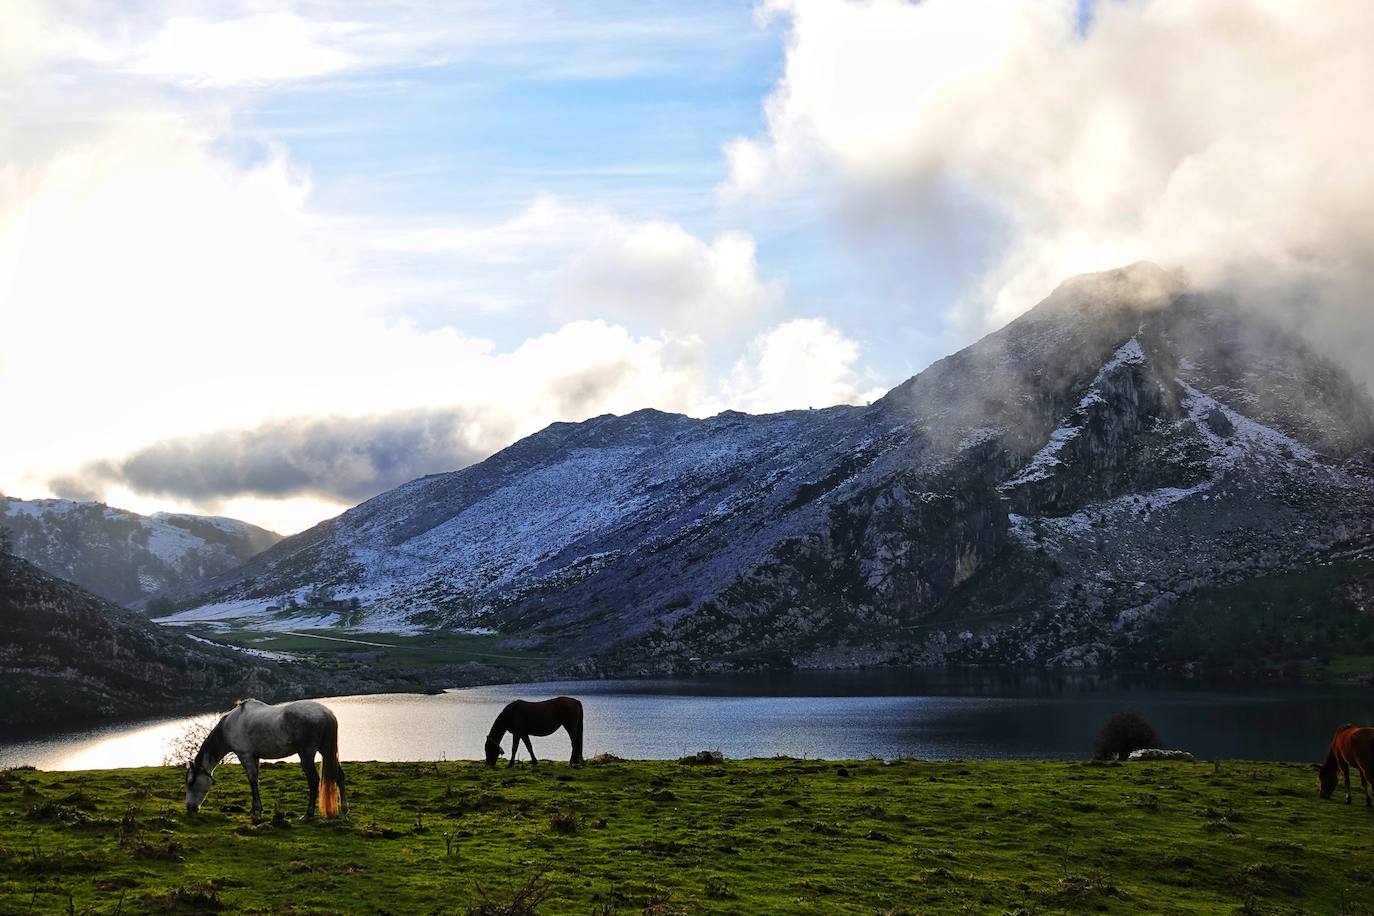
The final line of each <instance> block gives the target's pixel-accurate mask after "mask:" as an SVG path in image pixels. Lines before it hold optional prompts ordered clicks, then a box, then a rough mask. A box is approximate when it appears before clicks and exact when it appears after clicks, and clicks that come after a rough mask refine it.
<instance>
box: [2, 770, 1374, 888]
mask: <svg viewBox="0 0 1374 916" xmlns="http://www.w3.org/2000/svg"><path fill="white" fill-rule="evenodd" d="M345 769H346V771H347V774H348V777H349V780H350V791H351V796H352V805H353V813H352V816H351V818H350V819H348V820H347V821H340V822H323V821H317V822H314V823H304V822H300V821H298V820H296V819H295V817H296V815H298V814H299V813H300V812H301V811H302V809H303V804H302V802H303V799H302V798H301V796H302V795H303V785H304V780H303V778H302V777H301V774H300V770H299V768H298V767H297V766H296V765H295V764H278V765H272V766H269V767H267V768H266V769H265V772H264V776H263V797H264V801H265V804H266V806H267V811H268V814H269V815H272V814H274V813H275V814H276V815H277V816H276V818H275V820H274V819H271V818H269V819H268V820H267V821H265V822H263V823H258V824H254V823H253V822H252V820H251V819H250V818H249V816H248V815H247V814H246V813H245V809H246V807H247V804H248V789H247V782H246V780H245V779H244V777H243V775H242V771H241V770H240V769H239V768H238V767H237V766H235V765H232V764H225V765H224V766H222V767H221V768H220V770H219V773H218V784H217V785H216V787H215V789H214V791H213V792H212V793H211V795H210V797H209V799H208V800H207V803H206V807H205V808H204V809H203V810H202V812H201V814H199V815H197V816H195V817H188V816H187V815H186V814H185V813H184V808H183V805H182V796H181V772H180V771H179V770H175V769H165V768H157V769H139V770H110V771H98V772H80V773H45V772H36V771H33V770H27V769H18V770H8V771H3V772H0V911H3V912H5V913H28V912H38V913H67V912H71V913H105V914H113V913H121V914H124V913H142V912H204V911H208V910H214V909H222V910H225V911H233V912H240V911H242V912H255V913H341V912H347V913H352V912H357V913H396V914H401V913H406V914H409V913H469V912H478V913H521V912H529V910H521V909H518V908H509V907H508V906H507V905H508V904H510V903H511V901H512V899H513V898H514V897H515V896H516V895H517V892H519V891H520V889H521V888H522V887H526V886H527V882H530V881H531V880H532V879H536V878H537V880H536V881H535V882H534V884H533V885H530V886H529V887H527V889H528V890H533V891H534V892H535V894H534V895H535V896H536V897H538V896H542V895H547V899H546V900H544V901H543V902H542V903H539V904H538V905H537V906H536V907H535V908H534V910H533V911H534V912H537V913H549V914H553V913H576V914H591V913H602V914H604V913H612V912H614V913H642V912H648V913H657V914H669V913H762V912H774V913H777V912H802V913H805V912H814V913H864V914H873V913H904V912H907V913H928V912H971V913H1058V912H1074V913H1077V912H1105V913H1135V912H1155V913H1237V912H1240V913H1296V912H1315V913H1370V912H1374V855H1371V852H1372V851H1374V812H1372V811H1367V810H1365V809H1364V808H1363V807H1362V806H1360V805H1358V804H1357V805H1355V806H1351V807H1347V806H1346V805H1344V804H1340V803H1339V802H1338V801H1328V802H1322V801H1320V800H1319V799H1318V798H1317V797H1316V793H1315V778H1314V775H1313V772H1312V770H1311V769H1310V768H1308V767H1303V766H1298V765H1284V764H1273V763H1245V762H1235V761H1224V762H1221V763H1218V764H1213V763H1191V764H1189V763H1172V762H1171V763H1135V764H1120V765H1116V764H1108V765H1096V764H1088V763H1061V762H1011V761H995V762H992V761H989V762H969V763H965V762H938V763H930V762H920V761H905V760H903V761H896V762H886V763H885V762H882V761H878V760H865V761H851V762H846V763H843V764H838V763H834V762H821V761H799V760H790V759H770V760H749V761H727V762H725V763H723V764H700V765H688V764H683V763H677V762H632V763H623V762H605V763H599V762H598V763H592V764H589V765H587V766H585V767H582V768H579V769H573V768H570V767H569V766H567V765H566V764H562V763H546V764H543V765H541V766H540V767H539V768H537V769H530V768H528V767H526V766H520V767H517V768H516V769H513V770H508V769H506V768H505V767H504V766H502V767H501V768H499V769H496V770H489V769H487V768H486V767H484V766H482V765H480V764H477V763H471V762H445V763H424V764H407V763H351V764H345ZM274 809H275V812H274ZM483 906H485V907H486V908H485V909H483V908H482V907H483ZM502 907H507V908H502Z"/></svg>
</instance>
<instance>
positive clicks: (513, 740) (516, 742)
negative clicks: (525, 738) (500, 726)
mask: <svg viewBox="0 0 1374 916" xmlns="http://www.w3.org/2000/svg"><path fill="white" fill-rule="evenodd" d="M518 750H520V736H519V735H517V734H516V733H515V732H511V733H510V765H511V766H515V752H516V751H518Z"/></svg>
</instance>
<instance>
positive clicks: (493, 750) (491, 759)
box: [486, 738, 501, 767]
mask: <svg viewBox="0 0 1374 916" xmlns="http://www.w3.org/2000/svg"><path fill="white" fill-rule="evenodd" d="M486 751H487V766H489V767H494V766H496V761H497V760H499V759H500V758H501V742H499V741H495V740H493V739H491V738H488V739H487V744H486Z"/></svg>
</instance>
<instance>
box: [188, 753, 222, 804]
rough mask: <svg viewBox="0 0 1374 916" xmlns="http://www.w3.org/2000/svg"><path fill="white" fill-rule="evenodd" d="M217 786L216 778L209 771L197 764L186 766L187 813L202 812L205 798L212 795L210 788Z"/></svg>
mask: <svg viewBox="0 0 1374 916" xmlns="http://www.w3.org/2000/svg"><path fill="white" fill-rule="evenodd" d="M214 784H215V777H214V776H212V775H211V774H210V771H209V770H206V769H204V768H202V767H199V766H197V765H196V764H195V763H190V764H187V766H186V813H187V814H195V813H196V812H197V811H199V810H200V806H201V804H203V803H204V801H205V796H206V795H209V794H210V787H211V786H212V785H214Z"/></svg>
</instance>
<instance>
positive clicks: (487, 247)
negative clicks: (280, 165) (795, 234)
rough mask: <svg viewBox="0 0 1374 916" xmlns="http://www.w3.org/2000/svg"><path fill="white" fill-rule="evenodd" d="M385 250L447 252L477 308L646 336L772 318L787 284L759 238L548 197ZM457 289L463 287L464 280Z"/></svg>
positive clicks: (429, 231) (401, 234) (408, 235)
mask: <svg viewBox="0 0 1374 916" xmlns="http://www.w3.org/2000/svg"><path fill="white" fill-rule="evenodd" d="M371 244H373V245H375V246H376V247H377V248H379V249H381V250H385V251H393V252H405V253H411V254H419V255H428V256H435V255H438V256H442V257H444V258H445V259H446V260H447V261H448V264H447V271H448V272H450V273H452V274H453V275H455V276H463V275H466V276H467V277H469V278H471V277H480V278H482V279H481V281H480V282H478V283H468V284H466V285H462V286H461V287H460V288H461V296H462V299H463V301H464V303H465V304H467V305H469V306H470V307H473V308H476V309H482V308H486V309H492V308H495V309H511V308H529V307H538V308H543V309H546V310H547V311H548V312H549V314H550V315H551V316H552V317H554V318H557V319H560V320H568V319H578V318H587V317H591V316H600V317H607V318H616V319H620V320H624V321H628V322H631V323H632V324H634V325H635V326H637V327H641V328H644V329H647V330H651V331H652V330H669V331H673V332H676V333H679V334H682V333H690V334H700V335H703V336H715V335H719V334H723V333H727V332H730V331H733V330H737V329H738V328H739V327H740V326H742V325H746V324H748V323H750V322H753V321H756V320H758V319H759V318H761V317H763V316H766V315H767V314H768V313H769V311H770V310H771V309H772V308H773V307H774V306H776V305H777V304H778V303H779V301H780V298H781V293H782V290H781V284H780V283H778V282H777V281H770V280H765V279H763V278H762V277H761V276H760V275H759V270H758V263H757V261H756V258H755V245H754V240H753V239H752V238H750V237H749V236H748V235H746V234H744V233H741V232H723V233H721V234H719V235H717V236H716V237H715V238H713V239H711V240H709V241H708V240H705V239H702V238H699V237H697V236H695V235H693V234H692V233H690V232H688V231H687V230H686V229H684V228H683V227H682V226H680V225H678V224H676V223H672V222H669V221H666V220H631V219H627V218H625V217H623V216H620V215H619V214H616V213H614V212H612V211H610V210H607V209H605V208H604V207H598V206H591V205H585V204H577V203H573V202H569V201H565V200H561V199H559V198H557V197H554V196H552V195H541V196H539V197H537V198H535V199H534V200H532V201H530V202H529V203H528V204H527V205H526V206H525V207H523V208H522V209H521V210H520V211H519V212H517V213H515V214H514V215H512V216H511V217H509V218H508V219H504V220H501V221H499V222H496V223H490V224H477V225H461V224H453V223H445V224H441V225H436V226H414V225H411V226H405V227H399V228H385V227H382V228H377V229H375V230H373V232H372V234H371ZM459 282H460V284H461V281H459Z"/></svg>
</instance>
